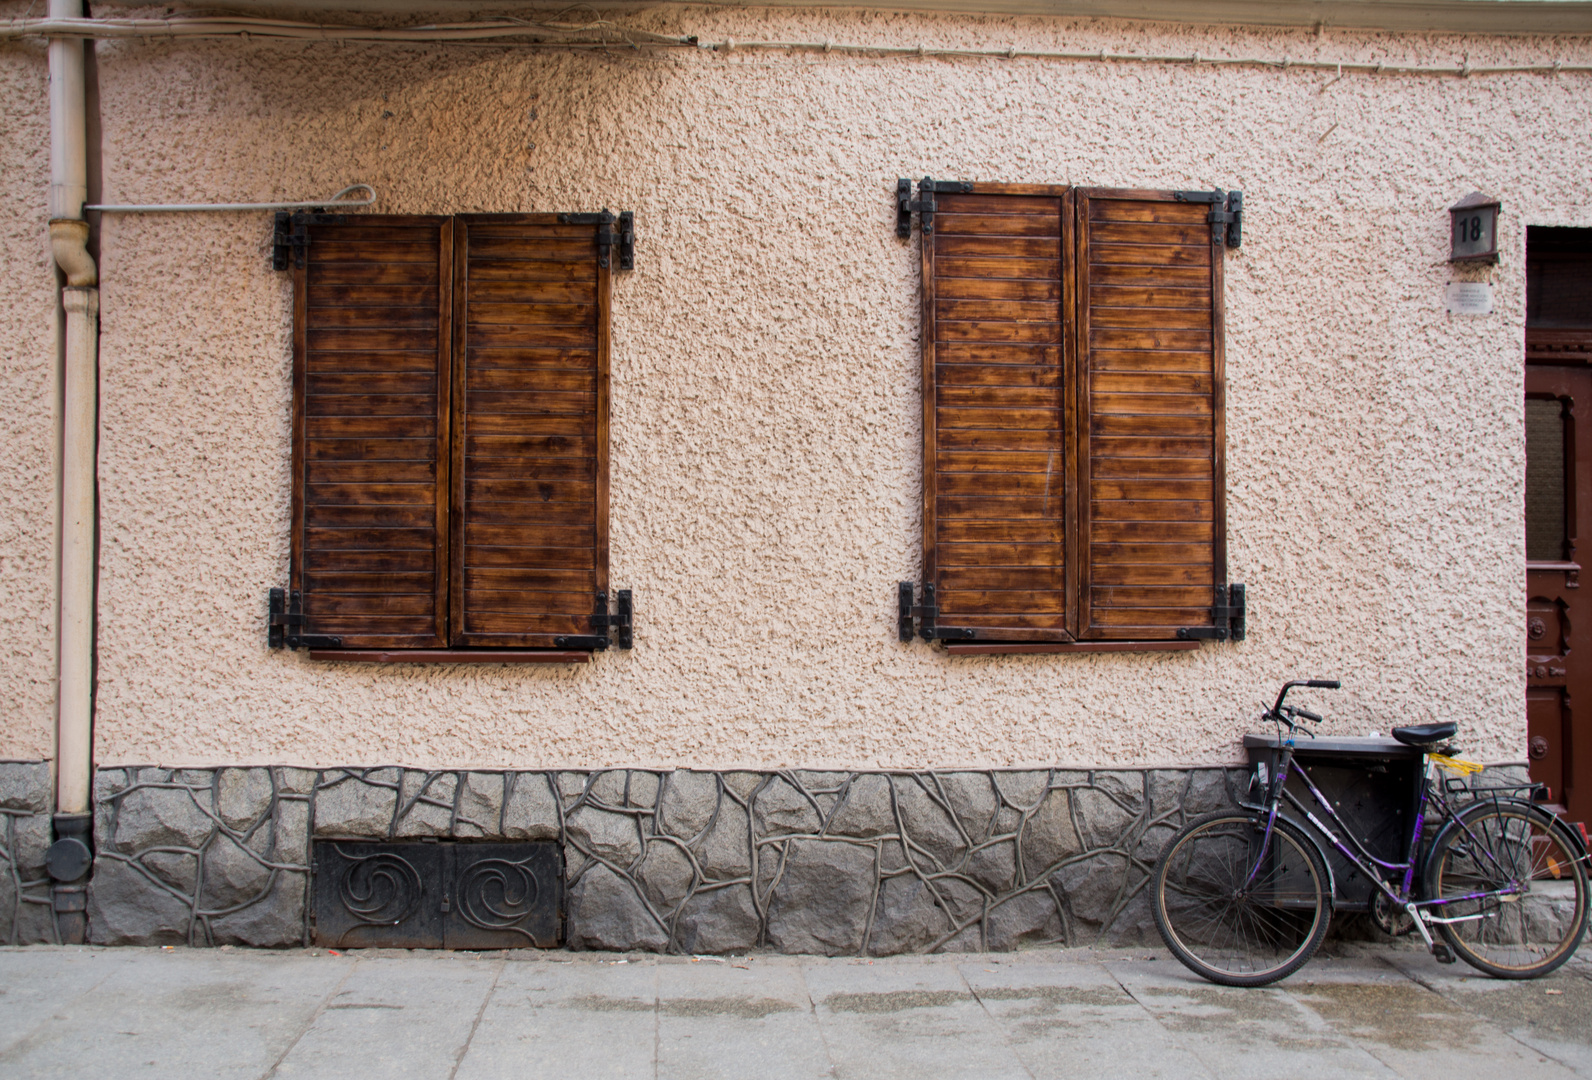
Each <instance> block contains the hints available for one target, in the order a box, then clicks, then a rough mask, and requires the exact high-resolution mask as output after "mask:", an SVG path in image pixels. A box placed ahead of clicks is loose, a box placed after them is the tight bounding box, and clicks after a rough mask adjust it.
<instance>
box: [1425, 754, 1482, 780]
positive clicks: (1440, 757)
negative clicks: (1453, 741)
mask: <svg viewBox="0 0 1592 1080" xmlns="http://www.w3.org/2000/svg"><path fill="white" fill-rule="evenodd" d="M1431 758H1432V763H1433V764H1435V765H1439V766H1441V767H1443V768H1445V769H1451V770H1453V771H1454V772H1457V773H1459V774H1460V775H1461V776H1469V775H1470V774H1472V773H1479V772H1481V770H1482V769H1483V768H1484V766H1482V765H1478V764H1477V763H1476V762H1474V761H1465V760H1463V759H1461V758H1453V757H1449V756H1448V755H1447V754H1433V755H1431Z"/></svg>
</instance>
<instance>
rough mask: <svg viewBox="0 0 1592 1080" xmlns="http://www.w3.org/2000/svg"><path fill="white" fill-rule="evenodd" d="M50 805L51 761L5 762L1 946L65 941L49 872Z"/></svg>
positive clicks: (1, 780) (0, 790) (0, 805)
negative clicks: (57, 928) (54, 908)
mask: <svg viewBox="0 0 1592 1080" xmlns="http://www.w3.org/2000/svg"><path fill="white" fill-rule="evenodd" d="M50 806H51V783H50V763H49V762H48V761H0V944H3V945H36V944H39V943H41V942H59V940H60V939H59V937H58V936H57V935H56V932H55V915H54V912H53V911H52V910H51V906H50V877H49V875H48V874H47V873H46V872H45V870H44V856H45V853H46V852H47V851H48V850H49V848H50V841H51V839H52V836H51V824H50Z"/></svg>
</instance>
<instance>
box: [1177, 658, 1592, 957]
mask: <svg viewBox="0 0 1592 1080" xmlns="http://www.w3.org/2000/svg"><path fill="white" fill-rule="evenodd" d="M1341 685H1342V684H1341V683H1339V682H1338V681H1337V680H1335V679H1309V680H1296V681H1293V682H1288V683H1285V684H1284V685H1283V688H1282V691H1281V692H1280V693H1279V694H1278V695H1277V701H1276V703H1275V704H1273V705H1272V707H1271V708H1270V709H1268V710H1267V711H1266V712H1265V714H1264V715H1263V716H1262V720H1263V721H1264V722H1271V723H1275V724H1276V725H1277V735H1278V743H1279V747H1278V757H1277V758H1276V767H1275V768H1274V769H1272V770H1268V769H1267V768H1266V766H1265V764H1264V763H1261V764H1259V765H1257V766H1256V768H1255V771H1254V773H1253V776H1252V779H1251V783H1250V788H1249V796H1248V797H1246V798H1244V799H1240V800H1238V808H1237V809H1235V810H1226V811H1217V812H1216V813H1212V814H1207V815H1205V816H1203V817H1201V818H1198V819H1196V820H1195V821H1192V822H1190V823H1189V824H1188V825H1186V826H1184V827H1183V828H1182V829H1181V830H1180V831H1179V832H1178V833H1177V834H1176V835H1174V836H1173V837H1172V839H1171V840H1170V841H1168V843H1167V845H1166V848H1165V850H1164V851H1162V853H1161V857H1160V859H1159V860H1158V861H1157V863H1156V866H1155V871H1154V874H1153V876H1152V878H1151V888H1152V889H1153V895H1152V903H1151V907H1152V908H1153V910H1154V915H1155V924H1156V927H1157V929H1159V930H1160V932H1161V937H1162V939H1163V940H1165V942H1166V945H1167V948H1168V949H1170V950H1171V951H1172V954H1173V955H1174V956H1176V957H1177V958H1178V960H1180V961H1181V962H1182V963H1183V964H1184V966H1186V967H1188V968H1189V969H1190V970H1191V971H1194V972H1195V973H1196V974H1199V975H1201V976H1203V977H1205V978H1206V979H1209V980H1210V981H1212V982H1215V983H1220V984H1222V985H1226V986H1264V985H1266V984H1267V983H1272V982H1276V981H1277V980H1278V979H1282V978H1285V977H1287V976H1288V975H1290V974H1292V973H1293V972H1295V971H1297V970H1298V969H1299V968H1300V967H1302V966H1303V965H1304V964H1305V963H1306V961H1308V960H1309V959H1310V957H1311V956H1312V955H1313V954H1314V953H1315V951H1316V949H1317V948H1318V947H1319V946H1320V945H1321V941H1322V939H1323V938H1325V937H1326V933H1327V924H1328V922H1329V921H1330V919H1331V917H1332V909H1333V888H1334V886H1333V877H1332V873H1331V869H1330V867H1329V865H1328V863H1327V859H1326V853H1325V851H1324V850H1323V849H1322V847H1321V846H1320V843H1319V841H1318V840H1317V839H1316V838H1315V837H1313V836H1312V835H1311V833H1310V832H1309V831H1307V830H1306V829H1305V827H1304V825H1303V824H1302V823H1301V822H1300V821H1299V820H1297V819H1296V818H1295V817H1294V816H1293V814H1292V813H1290V812H1289V811H1292V812H1294V813H1297V814H1300V815H1303V817H1304V819H1305V820H1307V821H1308V822H1309V823H1310V824H1311V825H1312V826H1314V828H1315V829H1316V830H1317V833H1318V834H1319V836H1321V837H1324V838H1325V839H1326V841H1327V842H1328V843H1330V844H1331V845H1332V847H1333V848H1335V849H1336V850H1337V851H1338V852H1339V853H1340V854H1341V855H1343V857H1344V858H1346V859H1348V860H1349V862H1350V863H1351V864H1352V865H1354V866H1356V867H1358V868H1359V870H1360V872H1361V873H1362V874H1364V875H1365V876H1366V878H1367V879H1368V880H1369V881H1371V882H1372V883H1373V885H1374V886H1375V889H1376V891H1375V892H1374V893H1373V894H1372V896H1373V900H1372V904H1371V909H1372V912H1371V913H1372V917H1373V918H1374V919H1375V920H1376V922H1377V923H1378V925H1379V926H1381V928H1382V929H1383V930H1384V931H1386V932H1388V933H1390V934H1402V933H1409V932H1411V931H1416V932H1419V933H1420V935H1421V937H1422V939H1423V940H1424V941H1425V943H1426V947H1427V948H1428V949H1429V950H1430V951H1431V952H1432V954H1433V955H1434V956H1435V957H1436V958H1437V959H1438V960H1439V961H1440V962H1443V963H1453V962H1454V959H1455V956H1456V954H1457V955H1458V956H1459V957H1462V958H1463V959H1464V960H1465V962H1466V963H1468V964H1470V965H1471V966H1472V967H1474V968H1477V969H1479V970H1481V971H1484V972H1486V973H1487V974H1489V975H1493V976H1495V977H1498V978H1505V979H1529V978H1537V977H1539V976H1542V975H1546V974H1547V973H1549V972H1550V971H1553V970H1554V969H1555V968H1557V967H1558V966H1559V965H1561V964H1563V963H1564V962H1565V961H1566V960H1568V959H1569V958H1570V957H1571V955H1573V954H1574V952H1575V950H1576V948H1577V947H1578V946H1579V945H1580V943H1581V937H1582V935H1583V933H1584V932H1585V930H1586V925H1587V858H1588V856H1587V847H1586V844H1585V842H1584V840H1583V838H1582V837H1581V836H1580V835H1578V833H1577V832H1576V831H1575V830H1573V829H1572V828H1570V827H1569V826H1568V825H1566V824H1565V823H1564V822H1563V821H1561V820H1560V819H1559V818H1558V817H1556V816H1555V815H1553V814H1551V813H1549V812H1548V811H1546V810H1544V809H1543V808H1542V807H1541V806H1538V805H1537V804H1536V803H1535V802H1533V801H1531V798H1530V795H1532V794H1536V790H1535V788H1534V787H1533V786H1532V785H1524V786H1515V787H1503V788H1496V789H1489V790H1486V791H1484V792H1475V791H1472V790H1471V788H1470V785H1469V783H1468V781H1466V780H1465V779H1464V776H1448V777H1445V778H1443V779H1442V782H1439V780H1438V776H1437V773H1438V770H1439V769H1443V770H1447V771H1453V772H1458V773H1464V774H1468V773H1469V772H1474V771H1479V770H1480V768H1481V767H1480V766H1479V765H1473V764H1472V763H1470V762H1464V761H1460V760H1458V759H1455V758H1453V757H1451V756H1450V755H1451V753H1452V752H1453V751H1454V747H1453V746H1451V745H1448V744H1449V741H1450V740H1451V739H1452V738H1453V737H1454V735H1455V733H1456V732H1457V730H1458V725H1457V724H1455V723H1453V722H1448V723H1440V724H1423V725H1417V726H1413V727H1401V728H1394V729H1393V731H1392V735H1393V738H1395V739H1397V740H1398V741H1399V742H1401V743H1403V744H1405V745H1406V746H1411V747H1414V748H1415V749H1417V750H1419V751H1421V753H1422V762H1421V785H1422V791H1421V801H1420V803H1419V805H1418V807H1417V813H1416V815H1415V824H1414V831H1413V834H1412V835H1411V837H1410V842H1409V847H1408V849H1407V855H1408V857H1407V859H1406V861H1404V862H1389V861H1386V860H1383V859H1379V858H1376V857H1375V856H1373V855H1372V854H1371V853H1370V851H1368V850H1367V847H1366V844H1365V843H1364V842H1363V841H1362V840H1361V839H1360V838H1358V837H1356V836H1355V835H1354V834H1353V832H1352V830H1350V829H1349V828H1348V826H1347V825H1346V824H1345V823H1344V821H1343V819H1342V818H1340V817H1339V816H1338V813H1337V811H1336V810H1335V809H1334V808H1333V806H1332V804H1331V803H1330V802H1329V801H1328V799H1327V797H1326V796H1325V795H1323V794H1322V793H1321V790H1320V789H1319V788H1318V787H1317V786H1316V785H1315V783H1314V782H1313V781H1312V780H1311V778H1310V775H1309V772H1308V771H1307V770H1306V769H1305V768H1304V767H1303V765H1302V764H1301V763H1297V762H1295V761H1294V745H1295V742H1296V739H1297V737H1298V734H1299V733H1300V732H1303V733H1304V734H1305V735H1308V736H1310V737H1311V738H1314V737H1315V736H1314V733H1313V732H1312V731H1310V729H1309V728H1307V727H1305V726H1303V724H1302V723H1301V721H1304V720H1308V721H1310V722H1312V723H1317V724H1319V723H1320V722H1321V717H1320V716H1319V715H1318V714H1316V713H1313V712H1310V711H1309V710H1307V709H1302V708H1299V707H1297V706H1293V705H1287V704H1285V703H1284V699H1285V698H1287V696H1288V691H1289V690H1291V689H1293V688H1294V687H1298V686H1304V687H1314V688H1319V689H1328V690H1336V689H1338V688H1339V687H1340V686H1341ZM1285 730H1286V732H1287V735H1286V737H1284V735H1283V732H1284V731H1285ZM1294 770H1297V774H1298V776H1299V778H1300V779H1301V780H1302V781H1303V784H1304V787H1305V789H1306V790H1307V791H1308V792H1309V794H1310V795H1311V796H1312V797H1313V798H1314V800H1315V802H1316V803H1317V804H1318V805H1319V807H1320V808H1321V810H1322V811H1324V814H1325V817H1326V819H1327V820H1326V821H1324V820H1322V818H1321V817H1318V816H1317V815H1316V814H1315V813H1314V812H1313V811H1312V810H1311V809H1310V808H1309V807H1307V806H1306V805H1305V804H1304V803H1303V802H1302V801H1301V800H1300V799H1299V798H1298V797H1297V796H1296V795H1295V794H1294V793H1293V792H1292V791H1290V790H1287V789H1285V787H1284V785H1285V784H1286V783H1287V781H1288V777H1289V775H1290V773H1291V772H1293V771H1294ZM1522 792H1526V796H1525V797H1523V796H1522ZM1257 795H1258V797H1255V796H1257ZM1455 796H1457V797H1458V798H1457V799H1456V798H1454V797H1455ZM1467 797H1468V798H1467ZM1429 820H1435V821H1437V822H1438V823H1439V825H1438V828H1437V830H1436V833H1435V836H1434V837H1433V838H1432V839H1431V840H1430V841H1429V842H1427V843H1423V837H1424V836H1425V829H1426V826H1427V824H1428V821H1429ZM1328 822H1331V823H1334V824H1336V825H1337V827H1338V828H1337V830H1334V829H1333V827H1332V825H1331V824H1329V823H1328ZM1340 832H1341V835H1340ZM1345 837H1346V838H1347V840H1348V842H1347V843H1345V839H1344V838H1345ZM1351 845H1352V847H1351ZM1434 930H1435V931H1436V935H1435V936H1434V933H1433V931H1434Z"/></svg>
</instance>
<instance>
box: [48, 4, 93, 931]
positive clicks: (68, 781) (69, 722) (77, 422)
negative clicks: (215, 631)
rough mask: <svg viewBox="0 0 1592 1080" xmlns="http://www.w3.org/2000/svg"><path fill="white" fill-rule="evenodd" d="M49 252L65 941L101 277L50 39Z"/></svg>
mask: <svg viewBox="0 0 1592 1080" xmlns="http://www.w3.org/2000/svg"><path fill="white" fill-rule="evenodd" d="M82 15H83V3H82V0H50V17H51V18H81V17H82ZM49 58H50V248H51V251H52V252H53V253H54V255H55V262H56V265H58V266H59V267H60V268H61V272H62V273H63V274H65V275H66V286H65V288H63V289H62V290H61V307H62V308H63V309H64V311H65V313H66V318H65V322H64V326H65V346H66V347H65V349H64V354H65V378H64V408H63V410H62V430H61V553H60V556H61V557H60V575H61V577H60V588H59V593H58V596H59V603H60V611H59V622H58V624H57V631H58V633H59V635H60V641H59V645H58V654H57V664H58V679H57V684H56V694H57V696H56V702H57V704H56V708H57V713H56V738H55V819H54V820H55V837H56V839H55V843H53V844H52V845H51V846H50V850H49V854H48V857H47V860H46V866H47V868H48V869H49V872H50V877H51V878H52V879H53V880H54V883H55V884H54V888H53V893H52V906H53V908H54V910H55V924H56V930H57V933H59V935H60V938H61V941H62V942H64V943H80V942H82V941H83V940H84V939H85V937H86V934H87V929H88V927H87V912H88V903H87V901H88V874H89V867H90V865H91V864H92V861H93V856H92V848H91V847H90V840H91V832H90V830H91V825H92V823H93V816H92V814H91V812H90V806H89V791H90V785H91V777H92V759H93V744H92V734H93V719H94V562H95V559H94V556H95V550H94V549H95V525H96V522H95V484H96V476H95V456H96V451H97V441H98V440H97V434H98V433H97V428H98V422H97V417H98V410H99V288H98V284H99V276H98V270H97V268H96V267H95V265H94V259H93V257H92V256H90V255H89V252H88V238H89V226H88V222H87V221H85V220H84V219H83V203H84V201H85V200H86V199H87V197H88V154H87V142H86V121H87V116H86V106H85V87H84V79H83V39H82V38H51V39H50V50H49Z"/></svg>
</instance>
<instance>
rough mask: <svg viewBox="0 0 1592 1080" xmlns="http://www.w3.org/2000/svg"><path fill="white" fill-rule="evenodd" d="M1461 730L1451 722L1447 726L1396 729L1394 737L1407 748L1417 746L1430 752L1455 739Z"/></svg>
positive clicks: (1420, 725)
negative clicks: (1455, 734) (1455, 735)
mask: <svg viewBox="0 0 1592 1080" xmlns="http://www.w3.org/2000/svg"><path fill="white" fill-rule="evenodd" d="M1458 730H1459V725H1458V724H1456V723H1454V721H1452V720H1450V721H1448V722H1447V723H1446V724H1416V725H1415V726H1413V727H1396V728H1394V729H1393V737H1394V738H1395V739H1397V740H1398V741H1399V742H1401V743H1403V744H1404V745H1405V746H1416V747H1419V748H1421V749H1422V750H1430V749H1431V748H1432V747H1434V746H1437V745H1438V744H1440V743H1445V742H1447V741H1448V740H1449V739H1452V738H1453V737H1454V733H1455V732H1456V731H1458Z"/></svg>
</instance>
